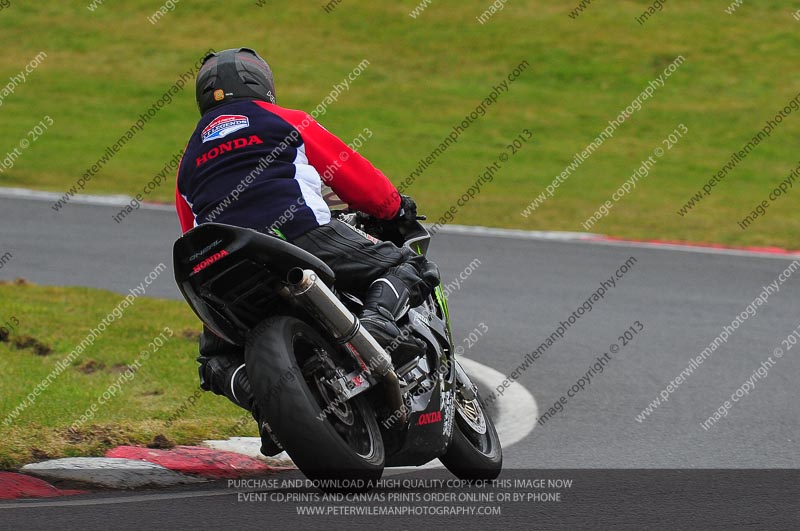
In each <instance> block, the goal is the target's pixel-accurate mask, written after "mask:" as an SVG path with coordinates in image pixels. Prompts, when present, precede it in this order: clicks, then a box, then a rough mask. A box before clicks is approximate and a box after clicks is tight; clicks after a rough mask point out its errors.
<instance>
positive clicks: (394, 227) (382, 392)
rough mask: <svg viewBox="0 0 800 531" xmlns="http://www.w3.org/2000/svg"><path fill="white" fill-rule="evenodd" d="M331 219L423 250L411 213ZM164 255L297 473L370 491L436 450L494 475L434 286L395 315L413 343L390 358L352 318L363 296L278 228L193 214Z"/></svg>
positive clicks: (454, 467)
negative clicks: (198, 218)
mask: <svg viewBox="0 0 800 531" xmlns="http://www.w3.org/2000/svg"><path fill="white" fill-rule="evenodd" d="M339 219H341V220H342V221H345V222H346V223H349V224H350V225H352V226H354V227H356V228H357V229H359V230H362V231H364V232H365V233H366V234H369V235H370V236H373V237H375V238H378V239H381V240H386V241H392V242H393V243H395V244H396V245H398V246H406V247H409V248H410V249H412V250H413V251H414V252H416V253H421V254H425V253H427V251H428V247H429V244H430V239H431V236H430V234H429V233H428V231H427V230H426V229H425V228H424V226H423V225H422V224H421V223H419V221H416V222H406V223H404V224H385V223H381V222H379V221H378V220H375V219H373V218H370V217H368V216H366V215H363V214H361V213H355V212H345V213H341V214H340V215H339ZM173 260H174V269H175V280H176V282H177V284H178V286H179V288H180V291H181V293H182V294H183V296H184V298H185V299H186V301H187V302H188V303H189V305H190V306H191V307H192V309H193V310H194V312H195V313H196V314H197V316H198V317H199V318H200V320H201V321H202V322H203V323H204V324H205V326H206V327H208V328H209V329H210V330H211V331H213V332H214V333H215V334H216V335H217V336H219V337H221V338H222V339H224V340H225V341H227V342H230V343H232V344H234V345H239V346H243V347H244V351H245V366H246V371H247V375H248V378H249V380H250V384H251V388H252V392H253V395H254V398H255V402H256V404H257V406H258V408H259V412H260V414H261V415H262V417H263V420H264V421H265V428H266V429H267V432H268V434H269V436H270V437H271V438H272V440H273V442H274V443H275V444H276V445H278V447H279V448H283V449H285V450H286V452H287V453H288V454H289V456H290V457H291V458H292V460H293V461H294V463H295V464H296V465H297V467H298V468H299V469H300V471H301V472H303V473H304V474H305V475H306V476H307V477H308V478H309V479H312V480H337V481H344V480H347V481H349V482H350V483H349V484H350V485H355V486H362V487H363V486H366V488H370V487H371V486H375V485H376V484H377V482H378V480H379V479H380V478H381V475H382V474H383V471H384V468H385V467H399V466H418V465H423V464H425V463H428V462H429V461H432V460H434V459H436V458H438V459H439V460H440V461H441V463H442V464H444V466H445V467H446V468H447V469H448V470H450V471H451V472H452V473H453V474H454V475H455V476H456V477H458V478H460V479H464V480H491V479H494V478H496V477H497V476H498V475H499V473H500V471H501V468H502V461H503V458H502V449H501V445H500V439H499V437H498V435H497V431H496V429H495V426H494V423H493V422H492V419H491V418H490V417H489V415H488V414H487V412H486V411H485V409H484V407H483V405H482V401H481V399H480V395H479V393H478V388H477V387H476V386H475V385H474V384H473V383H472V381H471V380H470V378H469V376H468V375H467V373H466V372H465V371H464V369H463V367H462V366H461V365H460V364H459V362H458V360H457V359H456V353H455V348H454V345H455V344H454V342H453V337H452V332H451V329H450V316H449V312H448V307H447V301H446V299H445V296H444V293H443V290H442V288H441V286H439V287H438V288H436V290H435V291H434V293H433V294H431V295H430V296H429V297H428V298H427V300H425V301H424V302H423V303H422V304H421V305H419V306H417V307H415V308H411V309H409V310H408V311H407V312H406V314H405V315H404V316H403V317H402V318H401V319H399V320H398V326H399V327H400V329H401V331H402V333H403V334H412V335H413V336H414V337H416V338H417V339H420V340H422V341H423V342H424V344H425V347H426V349H425V352H422V351H420V352H419V355H417V356H416V357H413V358H412V359H408V360H400V361H398V360H395V361H393V360H392V358H391V357H390V356H389V355H388V354H387V353H386V351H385V350H384V349H383V348H382V347H381V346H380V345H379V344H378V343H377V342H376V341H375V339H374V338H373V337H372V336H371V335H370V334H369V333H368V332H367V331H366V330H365V329H364V328H363V327H362V326H361V325H360V323H359V320H358V318H357V317H356V315H358V313H359V312H360V310H361V307H362V301H361V300H359V299H358V297H356V296H355V295H354V294H350V293H346V292H342V291H339V290H337V289H336V282H335V280H336V279H335V275H334V273H333V271H331V269H330V268H329V267H328V266H327V265H326V264H325V263H324V262H322V261H321V260H320V259H318V258H317V257H315V256H313V255H311V254H310V253H308V252H306V251H304V250H302V249H300V248H299V247H296V246H294V245H292V244H291V243H289V242H287V241H284V240H282V239H281V238H279V237H276V236H272V235H268V234H264V233H260V232H256V231H254V230H251V229H245V228H240V227H234V226H230V225H224V224H218V223H205V224H201V225H199V226H197V227H195V228H193V229H192V230H190V231H189V232H187V233H186V234H185V235H184V236H183V237H181V238H180V239H179V240H177V241H176V242H175V245H174V249H173ZM390 350H391V349H390Z"/></svg>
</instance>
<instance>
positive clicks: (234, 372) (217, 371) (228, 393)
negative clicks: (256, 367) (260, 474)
mask: <svg viewBox="0 0 800 531" xmlns="http://www.w3.org/2000/svg"><path fill="white" fill-rule="evenodd" d="M209 335H210V336H209ZM200 345H201V346H200V351H201V352H202V353H203V355H201V356H200V357H198V358H197V361H198V362H199V363H200V367H199V373H200V388H201V389H203V390H204V391H211V392H212V393H214V394H217V395H220V396H224V397H226V398H227V399H228V400H230V401H231V402H233V403H234V404H236V405H237V406H239V407H240V408H242V409H246V410H247V411H249V412H250V413H251V414H252V415H253V418H254V419H255V421H256V422H257V423H258V432H259V434H260V435H261V453H262V454H263V455H265V456H267V457H272V456H275V455H278V454H279V453H281V452H282V451H283V448H282V447H281V446H280V444H279V443H278V442H277V439H275V438H274V437H273V436H272V434H271V431H270V429H269V425H267V423H266V421H264V420H263V419H261V415H260V414H259V411H258V406H257V405H256V403H255V400H254V399H253V392H252V390H251V388H250V380H248V379H247V371H246V370H245V364H244V358H243V357H242V355H241V354H240V353H239V352H237V347H235V346H233V345H229V344H227V343H225V342H223V341H222V340H220V339H219V338H217V337H216V336H213V334H211V332H210V331H206V332H205V334H204V337H203V339H201V343H200ZM215 354H216V355H215Z"/></svg>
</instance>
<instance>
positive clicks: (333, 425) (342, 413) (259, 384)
mask: <svg viewBox="0 0 800 531" xmlns="http://www.w3.org/2000/svg"><path fill="white" fill-rule="evenodd" d="M320 349H321V350H322V351H324V353H325V354H327V356H329V357H330V359H331V360H333V362H334V363H335V364H336V365H339V366H341V362H342V361H343V359H344V355H343V354H341V353H340V352H339V351H337V350H335V349H334V348H333V347H332V346H331V345H330V344H329V343H328V341H327V340H325V339H324V338H323V337H322V336H321V335H320V334H319V333H318V332H317V331H316V330H314V329H313V328H312V327H311V326H310V325H308V324H307V323H305V322H304V321H301V320H300V319H297V318H294V317H287V316H279V317H271V318H269V319H267V320H266V321H264V322H263V323H261V324H260V325H258V327H257V328H255V329H254V330H253V332H252V334H251V336H250V338H249V339H248V342H247V348H246V350H245V362H246V366H247V375H248V379H249V380H250V384H251V386H252V390H253V396H254V397H255V399H256V401H257V403H258V406H259V408H260V411H262V412H263V415H264V420H266V421H267V422H268V423H269V426H270V429H271V430H272V432H273V433H274V434H275V436H276V437H277V439H278V440H279V441H280V443H281V445H282V446H283V447H284V448H285V449H286V452H287V453H288V454H289V456H290V457H291V458H292V460H293V461H294V462H295V464H296V465H297V467H298V468H299V469H300V470H301V471H302V472H303V473H304V474H305V475H306V476H307V477H308V478H309V479H312V480H345V481H342V482H341V483H339V484H338V486H334V485H331V484H332V483H333V482H330V483H329V485H331V486H329V487H325V486H323V485H320V486H321V487H322V488H323V489H325V490H342V486H344V487H345V489H344V490H365V489H367V488H370V486H374V484H375V482H377V481H378V480H379V479H380V477H381V475H382V474H383V468H384V462H385V451H384V446H383V439H382V438H381V434H380V429H379V427H378V422H377V420H376V418H375V414H374V412H373V409H372V406H371V405H370V403H369V402H368V401H367V399H366V397H365V396H364V395H359V396H357V397H355V398H353V399H352V400H349V401H347V402H344V403H341V404H340V403H338V402H336V400H335V395H334V394H333V392H332V391H330V389H329V388H328V387H327V386H324V385H323V384H318V382H317V379H316V378H315V376H316V375H319V374H321V373H323V372H325V370H326V365H325V363H324V362H322V361H321V358H320V356H319V355H318V352H319V350H320ZM315 351H316V352H315ZM344 368H345V370H346V371H347V372H349V370H350V369H349V366H347V365H345V366H344ZM326 408H327V414H326V413H323V410H324V409H326Z"/></svg>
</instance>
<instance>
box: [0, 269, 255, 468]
mask: <svg viewBox="0 0 800 531" xmlns="http://www.w3.org/2000/svg"><path fill="white" fill-rule="evenodd" d="M121 299H122V296H121V295H117V294H114V293H109V292H106V291H101V290H93V289H84V288H52V287H40V286H34V285H30V284H25V283H23V284H10V283H2V284H0V308H2V310H0V326H5V327H6V328H7V329H10V334H8V335H7V337H5V335H4V334H3V335H0V374H2V375H3V378H2V383H0V396H2V402H0V469H3V468H6V469H8V468H14V467H17V466H19V465H21V464H24V463H26V462H30V461H33V460H38V459H44V458H57V457H68V456H84V455H103V453H104V452H105V450H107V449H108V448H112V447H115V446H117V445H120V444H145V445H147V444H149V445H157V446H160V447H164V446H170V445H173V444H192V443H197V442H198V441H201V440H203V439H208V438H220V437H222V438H224V437H227V436H230V435H234V434H236V435H257V434H258V433H257V430H256V426H255V422H253V421H252V420H250V421H249V422H247V423H243V422H240V420H241V419H242V418H243V415H249V414H247V413H246V412H244V411H243V410H241V409H239V408H237V407H236V406H234V405H233V404H231V403H230V402H228V401H227V400H226V399H224V398H222V397H218V396H216V395H213V394H211V393H202V394H201V395H200V396H199V398H197V400H196V402H195V404H194V406H192V407H186V408H184V409H185V411H184V412H183V413H182V414H178V413H177V411H178V410H179V409H180V408H181V406H182V405H183V404H184V403H188V402H187V401H188V400H189V398H190V397H191V396H192V395H194V394H195V393H196V391H197V390H198V380H197V363H196V362H195V361H194V358H195V357H196V356H197V330H198V328H199V323H198V321H197V318H196V317H195V316H194V314H192V312H191V310H190V309H189V308H188V306H186V304H184V303H182V302H176V301H159V300H155V299H149V298H146V297H142V298H139V299H137V300H136V301H135V302H134V304H133V306H132V307H130V308H128V309H127V310H125V312H124V314H123V317H122V318H121V319H119V320H117V321H115V322H113V324H111V325H110V326H109V327H108V328H107V329H106V332H105V333H104V334H102V335H101V336H100V337H99V338H98V339H97V341H96V342H95V344H94V345H93V346H91V347H89V348H88V349H87V350H86V352H84V353H83V354H81V355H79V356H78V357H77V359H75V361H74V363H73V364H72V365H71V366H70V367H68V368H67V369H65V370H64V371H63V372H62V373H61V374H60V375H59V376H58V377H57V378H56V379H55V380H52V383H51V384H50V385H49V386H48V387H47V388H46V389H45V390H44V391H42V392H41V393H40V394H39V396H38V398H37V399H36V400H35V401H34V403H33V405H32V406H29V407H27V408H26V409H24V410H23V411H22V412H21V414H20V415H19V416H18V417H17V418H16V419H15V420H14V422H12V423H11V424H10V426H6V425H5V423H4V422H3V420H4V419H6V418H7V417H8V415H9V414H10V413H11V412H12V411H14V410H15V408H16V407H17V405H18V404H20V403H22V402H25V401H26V397H27V396H28V395H29V393H31V392H32V391H33V390H34V388H35V387H36V386H37V384H39V383H40V382H42V380H43V379H46V378H47V376H48V375H49V374H51V372H52V371H53V370H54V369H55V367H56V364H57V363H58V362H59V361H60V360H63V359H64V358H66V357H67V356H68V355H69V354H70V352H72V351H73V350H74V349H75V348H76V346H77V345H78V344H79V343H80V342H81V340H83V339H84V338H85V337H86V335H87V334H88V333H89V329H90V328H93V327H96V326H97V323H99V322H100V321H101V320H102V319H103V318H104V317H106V316H107V315H108V313H109V312H111V311H112V310H113V309H114V308H115V307H117V305H118V304H119V303H120V301H121ZM7 323H11V324H12V326H8V324H7ZM166 327H168V328H169V329H171V330H172V331H173V332H174V336H173V337H171V338H169V339H168V340H167V341H166V342H165V343H164V346H163V347H161V348H158V350H156V351H155V352H152V350H154V348H153V347H150V346H149V343H150V342H151V341H153V339H154V338H155V337H156V336H159V335H160V334H162V332H164V331H165V328H166ZM165 336H169V333H167V332H165ZM28 337H29V338H33V339H35V340H36V341H37V342H38V343H39V344H42V345H46V346H48V347H50V349H52V350H51V352H50V353H49V354H47V355H45V356H42V355H40V354H37V353H36V351H35V349H34V348H33V347H26V348H19V344H24V343H25V342H24V341H21V340H24V339H26V338H28ZM162 337H164V336H162ZM15 343H16V344H17V345H16V346H15ZM143 351H150V352H151V355H150V357H149V359H145V360H144V361H142V362H141V367H140V368H139V369H138V370H137V371H135V372H133V373H126V368H127V367H129V366H131V365H134V364H135V363H136V361H137V359H139V358H140V356H141V353H142V352H143ZM124 374H128V375H131V374H132V375H133V376H132V379H128V378H124V377H123V375H124ZM117 381H119V382H120V383H121V388H119V389H120V390H118V391H117V393H116V395H115V396H111V395H107V397H106V399H103V398H102V397H103V394H104V393H105V392H106V391H107V390H108V389H109V387H113V386H114V383H115V382H117ZM93 404H96V405H97V408H96V413H95V415H94V418H92V419H91V420H90V421H89V422H86V423H83V424H80V425H77V426H73V424H75V422H76V421H78V420H79V419H80V418H81V416H82V415H84V414H85V413H86V412H87V410H88V409H89V408H91V407H92V405H93ZM174 417H177V418H174ZM172 418H174V420H173V422H169V421H170V420H171V419H172Z"/></svg>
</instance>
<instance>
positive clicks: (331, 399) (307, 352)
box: [294, 334, 376, 460]
mask: <svg viewBox="0 0 800 531" xmlns="http://www.w3.org/2000/svg"><path fill="white" fill-rule="evenodd" d="M315 349H321V350H323V351H324V352H325V353H326V354H327V355H328V356H330V357H331V358H332V359H333V360H334V362H338V360H337V359H336V357H337V356H336V353H332V352H330V351H328V350H327V349H325V348H324V347H323V345H319V344H316V343H314V342H313V341H311V340H310V339H309V338H307V337H305V336H303V335H301V334H298V335H297V336H295V339H294V355H295V358H296V360H297V363H298V365H299V366H300V367H302V372H303V376H304V379H305V382H306V386H307V387H308V389H309V390H310V391H311V394H312V395H313V396H314V399H315V400H316V402H317V405H318V406H319V408H320V410H321V412H322V414H323V415H324V417H322V420H320V422H328V423H329V424H330V425H331V427H333V429H334V430H335V431H336V433H337V434H338V435H339V437H341V438H342V440H343V441H344V442H345V444H347V446H348V447H350V449H351V450H353V452H355V453H356V454H357V455H358V456H359V457H361V458H363V459H365V460H371V459H372V458H373V457H374V456H375V453H376V444H375V437H374V434H373V433H372V431H371V430H370V429H369V425H368V423H367V421H366V419H365V412H364V409H363V407H361V406H360V403H359V400H358V397H356V398H355V399H352V400H348V401H346V402H341V401H339V400H338V399H337V396H336V394H335V393H334V392H333V390H332V389H330V388H329V387H328V386H327V385H325V384H324V383H323V382H321V381H320V379H321V377H326V376H329V375H327V374H325V367H326V365H325V363H324V362H323V361H322V360H321V358H320V357H319V354H317V353H315V352H314V350H315Z"/></svg>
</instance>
